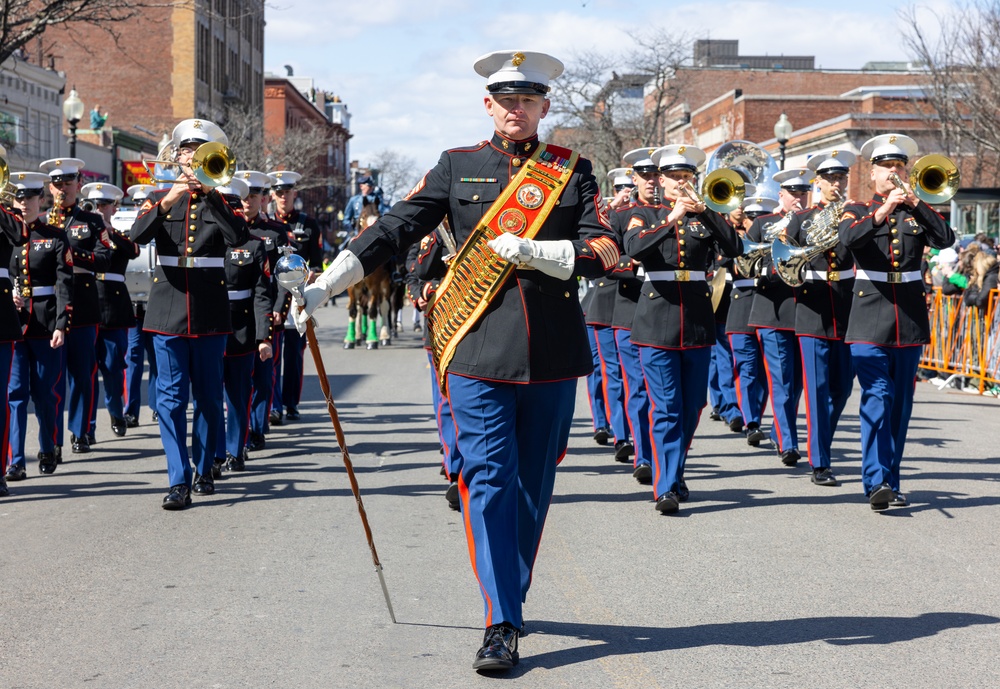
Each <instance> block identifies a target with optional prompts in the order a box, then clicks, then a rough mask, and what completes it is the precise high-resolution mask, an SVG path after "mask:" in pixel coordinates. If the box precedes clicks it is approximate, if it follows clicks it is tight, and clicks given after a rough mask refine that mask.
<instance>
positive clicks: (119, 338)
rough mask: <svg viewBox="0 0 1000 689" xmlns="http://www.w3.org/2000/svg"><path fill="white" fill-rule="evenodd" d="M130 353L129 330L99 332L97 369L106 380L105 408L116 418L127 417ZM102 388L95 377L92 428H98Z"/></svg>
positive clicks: (91, 410)
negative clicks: (99, 398)
mask: <svg viewBox="0 0 1000 689" xmlns="http://www.w3.org/2000/svg"><path fill="white" fill-rule="evenodd" d="M127 352H128V330H126V329H125V328H117V329H115V330H98V332H97V369H98V370H99V371H100V372H101V377H102V378H103V379H104V407H105V408H106V409H107V410H108V414H110V415H111V416H113V417H115V418H118V419H120V418H122V417H123V416H125V402H124V400H123V399H122V397H123V395H124V393H125V368H126V364H125V356H126V353H127ZM99 392H100V386H99V385H98V384H97V377H96V376H95V377H94V398H93V403H92V404H91V405H90V428H91V429H94V428H96V427H97V407H98V397H99V396H100V395H99V394H98V393H99Z"/></svg>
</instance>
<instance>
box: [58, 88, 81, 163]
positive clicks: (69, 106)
mask: <svg viewBox="0 0 1000 689" xmlns="http://www.w3.org/2000/svg"><path fill="white" fill-rule="evenodd" d="M83 110H84V108H83V101H82V100H80V95H79V94H78V93H77V92H76V89H75V88H74V89H70V92H69V95H68V96H67V97H66V100H64V101H63V115H64V116H65V117H66V120H67V121H68V122H69V157H70V158H76V125H77V124H79V123H80V120H82V119H83Z"/></svg>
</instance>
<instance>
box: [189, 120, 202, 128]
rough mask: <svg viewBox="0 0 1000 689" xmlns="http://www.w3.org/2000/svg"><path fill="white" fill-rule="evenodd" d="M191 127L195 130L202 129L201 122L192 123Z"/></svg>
mask: <svg viewBox="0 0 1000 689" xmlns="http://www.w3.org/2000/svg"><path fill="white" fill-rule="evenodd" d="M191 126H192V127H194V128H195V129H201V120H195V121H194V122H192V123H191Z"/></svg>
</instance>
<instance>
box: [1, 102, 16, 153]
mask: <svg viewBox="0 0 1000 689" xmlns="http://www.w3.org/2000/svg"><path fill="white" fill-rule="evenodd" d="M18 129H19V128H18V121H17V116H16V115H11V114H10V113H8V112H4V111H3V110H0V145H3V146H4V147H5V148H7V149H8V150H11V149H13V148H14V147H15V146H17V143H18V139H19V137H18Z"/></svg>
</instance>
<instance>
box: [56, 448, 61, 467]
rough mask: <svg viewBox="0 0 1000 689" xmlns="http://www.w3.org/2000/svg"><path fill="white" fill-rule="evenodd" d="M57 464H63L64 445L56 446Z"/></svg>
mask: <svg viewBox="0 0 1000 689" xmlns="http://www.w3.org/2000/svg"><path fill="white" fill-rule="evenodd" d="M55 455H56V464H62V445H56V451H55Z"/></svg>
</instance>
